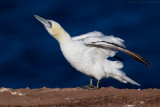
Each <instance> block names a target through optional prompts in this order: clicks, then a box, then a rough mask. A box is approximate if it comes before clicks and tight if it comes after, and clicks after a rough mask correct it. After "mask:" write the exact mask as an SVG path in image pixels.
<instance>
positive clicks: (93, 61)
mask: <svg viewBox="0 0 160 107" xmlns="http://www.w3.org/2000/svg"><path fill="white" fill-rule="evenodd" d="M34 16H35V18H36V19H38V20H39V21H40V22H41V23H42V24H43V25H44V27H45V28H46V30H47V31H48V33H49V34H50V35H51V36H53V37H54V38H55V39H56V40H57V41H58V42H59V45H60V48H61V51H62V53H63V55H64V57H65V58H66V59H67V61H68V62H69V63H70V64H71V65H72V67H74V68H75V69H77V70H78V71H80V72H82V73H84V74H85V75H87V76H89V77H90V84H89V85H87V86H83V88H86V89H98V88H99V83H100V80H101V79H102V78H108V77H112V78H114V79H117V80H119V81H121V82H123V83H128V82H129V83H131V84H134V85H138V86H140V84H138V83H137V82H135V81H133V80H132V79H130V78H129V77H127V76H126V74H125V73H124V72H123V71H122V70H121V68H122V67H123V64H122V62H120V61H111V60H108V59H107V58H108V57H113V56H115V54H116V53H117V51H122V52H124V53H126V54H128V55H130V56H131V57H133V58H134V59H136V60H137V61H139V62H142V63H144V64H145V65H146V66H147V67H150V65H151V63H150V62H149V61H147V60H146V59H144V58H143V57H141V56H139V55H138V54H136V53H133V52H131V51H129V50H127V49H125V45H124V44H123V42H124V40H122V39H120V38H118V37H114V36H105V35H104V34H102V33H101V32H98V31H94V32H90V33H87V34H83V35H80V36H76V37H71V36H70V35H69V34H68V33H67V32H66V31H65V30H64V29H63V28H62V27H61V25H60V24H59V23H57V22H55V21H53V20H47V19H44V18H42V17H39V16H37V15H34ZM93 78H96V79H97V86H96V87H95V86H93V83H92V82H93Z"/></svg>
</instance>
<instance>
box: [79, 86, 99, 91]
mask: <svg viewBox="0 0 160 107" xmlns="http://www.w3.org/2000/svg"><path fill="white" fill-rule="evenodd" d="M81 88H83V89H86V90H98V89H99V88H97V87H95V86H91V85H86V86H82V87H81Z"/></svg>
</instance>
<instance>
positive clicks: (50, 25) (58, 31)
mask: <svg viewBox="0 0 160 107" xmlns="http://www.w3.org/2000/svg"><path fill="white" fill-rule="evenodd" d="M34 17H35V18H36V19H37V20H39V21H40V22H41V23H42V24H43V25H44V27H45V28H46V30H47V31H48V33H49V34H50V35H51V36H53V37H54V38H55V39H57V40H58V41H59V42H60V41H62V40H63V39H65V38H66V37H68V33H67V32H66V31H65V30H64V29H63V28H62V27H61V25H60V24H59V23H57V22H55V21H53V20H47V19H44V18H42V17H40V16H37V15H34Z"/></svg>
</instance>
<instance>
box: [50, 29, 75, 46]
mask: <svg viewBox="0 0 160 107" xmlns="http://www.w3.org/2000/svg"><path fill="white" fill-rule="evenodd" d="M52 29H53V30H54V38H55V39H56V40H57V41H58V42H59V43H60V44H65V43H66V42H70V41H72V40H71V37H70V35H69V34H68V33H67V32H66V31H65V30H64V29H63V28H62V27H61V26H58V27H55V28H52Z"/></svg>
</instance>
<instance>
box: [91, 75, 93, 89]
mask: <svg viewBox="0 0 160 107" xmlns="http://www.w3.org/2000/svg"><path fill="white" fill-rule="evenodd" d="M90 87H93V77H90Z"/></svg>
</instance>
